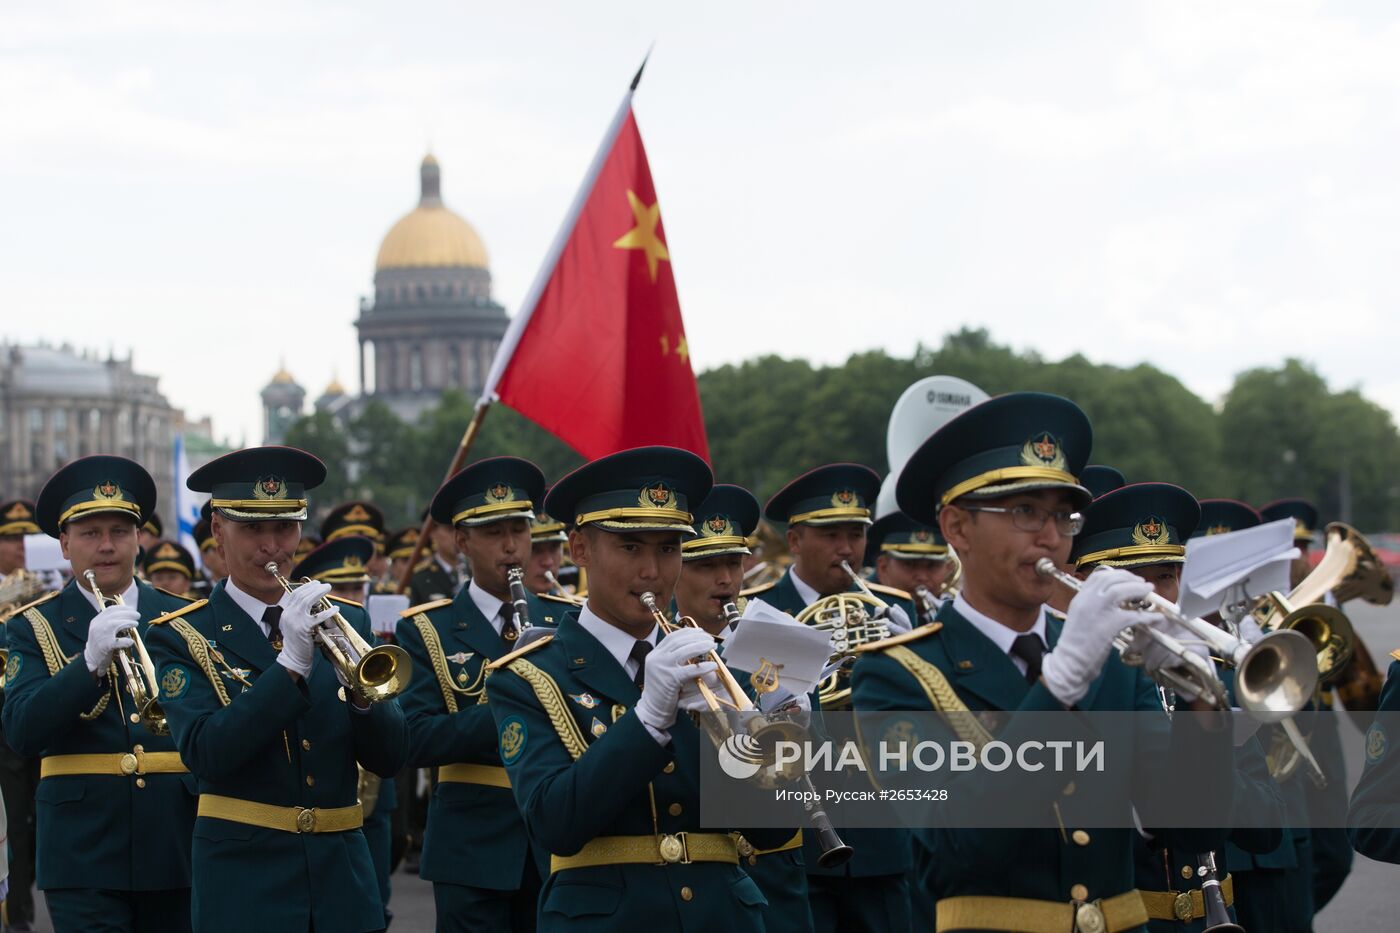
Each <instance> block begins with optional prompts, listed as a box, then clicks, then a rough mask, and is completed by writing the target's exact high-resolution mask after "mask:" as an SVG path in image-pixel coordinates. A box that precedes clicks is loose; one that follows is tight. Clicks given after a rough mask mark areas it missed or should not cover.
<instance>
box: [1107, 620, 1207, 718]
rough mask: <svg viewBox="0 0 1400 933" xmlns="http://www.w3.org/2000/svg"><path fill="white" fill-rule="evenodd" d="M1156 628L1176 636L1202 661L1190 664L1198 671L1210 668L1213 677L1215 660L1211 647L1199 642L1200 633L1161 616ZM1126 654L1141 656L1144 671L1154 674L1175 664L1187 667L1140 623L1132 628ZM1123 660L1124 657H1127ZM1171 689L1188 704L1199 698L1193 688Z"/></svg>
mask: <svg viewBox="0 0 1400 933" xmlns="http://www.w3.org/2000/svg"><path fill="white" fill-rule="evenodd" d="M1155 628H1156V629H1157V630H1158V631H1160V632H1162V633H1163V634H1164V635H1170V636H1171V637H1172V638H1175V639H1176V640H1177V641H1179V642H1180V643H1181V644H1182V646H1183V647H1184V648H1185V649H1186V650H1187V651H1189V652H1191V653H1192V654H1194V655H1195V656H1196V657H1198V658H1199V659H1200V660H1201V664H1199V665H1191V667H1193V668H1194V669H1196V670H1198V671H1200V670H1209V671H1210V673H1211V675H1212V676H1216V671H1215V662H1214V661H1213V660H1211V656H1210V649H1209V648H1208V647H1206V646H1205V645H1204V644H1202V643H1201V639H1200V636H1198V635H1197V634H1196V633H1195V632H1193V631H1191V630H1190V629H1188V628H1186V627H1184V626H1181V625H1177V624H1176V623H1175V622H1172V621H1171V620H1170V619H1166V618H1163V620H1162V622H1161V623H1160V624H1159V625H1157V626H1155ZM1125 655H1136V656H1137V657H1138V658H1140V659H1141V662H1142V667H1143V670H1145V671H1146V672H1147V673H1148V674H1155V673H1156V672H1157V671H1160V670H1164V669H1166V670H1170V669H1171V668H1174V667H1187V666H1188V663H1189V662H1184V661H1182V659H1181V657H1180V656H1179V655H1177V653H1176V652H1175V651H1168V650H1167V649H1166V648H1164V647H1162V646H1161V645H1159V644H1158V643H1157V642H1156V641H1155V640H1153V638H1152V637H1151V636H1150V635H1148V634H1147V630H1146V629H1145V628H1144V627H1141V626H1140V627H1138V628H1137V629H1136V630H1135V634H1134V636H1133V640H1132V642H1131V643H1130V644H1129V645H1128V649H1127V651H1126V652H1125ZM1125 660H1127V658H1126V657H1125ZM1172 689H1173V690H1174V691H1175V692H1176V695H1177V698H1178V699H1181V700H1185V701H1186V702H1188V703H1189V702H1191V701H1192V700H1195V699H1197V698H1198V697H1199V694H1198V693H1197V692H1196V691H1194V690H1187V689H1184V688H1181V687H1173V688H1172Z"/></svg>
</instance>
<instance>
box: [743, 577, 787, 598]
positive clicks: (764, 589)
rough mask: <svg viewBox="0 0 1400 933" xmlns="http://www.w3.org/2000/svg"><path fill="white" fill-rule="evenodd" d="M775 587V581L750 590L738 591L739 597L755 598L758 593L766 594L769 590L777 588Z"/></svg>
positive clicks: (776, 583)
mask: <svg viewBox="0 0 1400 933" xmlns="http://www.w3.org/2000/svg"><path fill="white" fill-rule="evenodd" d="M777 585H778V581H777V580H774V581H773V582H772V583H760V584H759V585H758V586H755V587H753V588H752V589H747V590H740V591H739V595H740V596H744V597H748V596H757V595H758V594H759V593H766V592H768V591H769V590H771V589H772V588H773V587H775V586H777Z"/></svg>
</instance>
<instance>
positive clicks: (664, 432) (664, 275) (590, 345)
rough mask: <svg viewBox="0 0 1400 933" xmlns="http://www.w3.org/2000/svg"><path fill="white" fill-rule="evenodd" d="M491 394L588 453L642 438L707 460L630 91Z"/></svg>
mask: <svg viewBox="0 0 1400 933" xmlns="http://www.w3.org/2000/svg"><path fill="white" fill-rule="evenodd" d="M639 77H640V74H639ZM634 87H635V84H634ZM495 399H499V400H500V401H502V402H505V403H506V404H507V405H509V406H510V407H511V408H514V409H515V410H516V411H518V412H520V413H521V414H523V415H525V417H527V418H529V419H530V420H531V421H534V422H536V423H537V424H539V425H541V426H542V427H544V428H546V429H548V430H549V431H550V432H551V433H553V434H555V435H557V436H558V437H560V438H561V439H563V441H564V442H565V443H567V444H568V445H569V446H570V447H572V448H574V449H575V450H577V451H578V452H579V453H581V454H583V455H584V456H585V457H588V458H589V459H595V458H597V457H601V456H604V455H606V454H610V453H613V452H615V451H618V450H624V449H626V448H629V447H640V446H644V445H648V444H667V445H670V446H673V447H683V448H685V449H687V450H691V451H694V452H695V453H697V454H699V455H700V456H702V457H705V458H706V459H709V444H708V443H707V441H706V439H705V422H704V419H703V417H702V416H701V411H700V393H699V391H698V389H697V388H696V385H695V373H694V371H693V370H692V369H691V363H690V347H689V345H688V344H687V343H686V339H685V326H684V324H682V322H681V306H680V300H679V299H678V298H677V297H676V282H675V279H674V278H673V277H672V270H671V253H670V251H669V250H668V249H667V248H666V234H665V231H664V228H663V226H662V223H661V206H660V204H659V202H658V201H657V197H656V189H655V188H654V187H653V186H652V183H651V169H650V168H649V166H648V165H647V155H646V150H645V149H644V148H643V146H642V137H641V134H640V133H639V132H638V131H637V121H636V119H635V117H634V116H633V114H632V106H631V93H630V92H629V94H628V96H627V97H626V98H625V99H624V100H623V104H622V107H621V108H620V109H619V111H618V113H617V116H616V117H615V118H614V120H613V124H612V126H611V127H609V132H608V135H607V136H605V137H604V140H603V145H602V147H601V148H600V149H599V151H598V155H597V156H596V157H595V158H594V161H593V165H592V166H591V167H590V169H589V173H588V175H587V176H585V179H584V184H583V186H582V188H581V189H580V191H579V194H578V197H577V199H576V200H575V202H574V206H573V209H572V210H571V211H570V213H569V216H568V218H567V219H566V220H565V222H564V225H563V228H562V229H561V230H560V233H559V236H558V237H557V238H556V240H555V244H554V247H552V248H551V250H550V255H549V256H548V258H547V259H546V261H545V263H544V266H543V267H542V268H541V270H540V274H539V276H538V278H537V279H536V282H535V287H534V288H532V289H531V294H530V296H529V297H527V299H526V301H525V302H524V303H523V304H522V306H521V308H520V311H519V312H518V313H517V314H516V316H515V318H514V319H513V320H512V321H511V326H510V329H509V330H508V331H507V333H506V335H505V337H504V339H503V340H502V342H501V347H500V349H499V350H498V351H497V353H496V360H495V362H494V363H493V365H492V367H491V374H490V376H489V377H488V378H487V384H486V389H485V392H484V394H483V396H482V404H486V403H489V402H490V401H492V400H495Z"/></svg>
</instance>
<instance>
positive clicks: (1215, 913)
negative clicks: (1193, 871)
mask: <svg viewBox="0 0 1400 933" xmlns="http://www.w3.org/2000/svg"><path fill="white" fill-rule="evenodd" d="M1196 861H1198V862H1200V868H1199V869H1198V871H1197V877H1199V878H1200V879H1201V902H1202V904H1204V905H1205V913H1206V933H1244V927H1242V926H1240V925H1239V924H1238V923H1235V922H1234V921H1233V920H1231V919H1230V911H1229V910H1228V909H1227V908H1226V906H1225V894H1224V892H1222V891H1221V890H1220V871H1219V869H1217V868H1216V867H1215V853H1214V852H1202V853H1201V854H1200V855H1198V856H1196Z"/></svg>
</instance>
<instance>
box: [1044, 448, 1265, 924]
mask: <svg viewBox="0 0 1400 933" xmlns="http://www.w3.org/2000/svg"><path fill="white" fill-rule="evenodd" d="M1089 469H1091V468H1089V467H1086V468H1085V471H1086V472H1087V471H1088V470H1089ZM1110 469H1111V468H1109V467H1100V468H1099V470H1101V471H1107V470H1110ZM1113 472H1115V473H1116V471H1113ZM1118 478H1119V479H1121V476H1120V477H1118ZM1081 479H1082V477H1081ZM1096 482H1097V483H1098V484H1099V487H1100V488H1101V489H1103V491H1101V492H1100V493H1099V495H1098V496H1096V497H1095V499H1094V501H1093V502H1092V503H1091V504H1090V505H1089V507H1088V509H1087V510H1086V511H1085V516H1084V527H1083V529H1082V530H1081V531H1080V532H1079V534H1078V535H1076V536H1075V538H1074V546H1073V547H1072V549H1071V551H1070V558H1071V560H1073V561H1074V565H1075V569H1076V570H1077V571H1079V572H1082V573H1088V572H1091V571H1092V570H1094V568H1096V567H1099V566H1105V567H1120V568H1123V569H1128V570H1131V569H1136V568H1146V567H1158V566H1162V565H1176V566H1180V565H1182V564H1184V563H1185V562H1186V547H1185V541H1186V539H1188V538H1190V537H1191V535H1192V534H1193V533H1194V532H1195V530H1196V526H1197V525H1198V524H1200V519H1201V507H1200V505H1199V504H1198V503H1197V502H1196V499H1195V497H1194V496H1192V495H1191V494H1190V493H1189V492H1187V491H1186V490H1184V489H1182V488H1180V487H1178V486H1173V485H1171V484H1169V483H1134V484H1132V485H1123V484H1122V483H1121V482H1120V483H1118V484H1117V485H1115V486H1113V488H1111V489H1106V488H1104V487H1106V486H1107V485H1108V483H1107V482H1106V481H1105V480H1104V479H1103V478H1102V477H1098V478H1096ZM1091 491H1092V490H1091ZM1231 673H1232V672H1226V673H1225V674H1224V675H1223V676H1222V680H1225V681H1226V684H1227V690H1228V688H1229V687H1231V686H1232V685H1233V682H1234V678H1233V677H1232V676H1230V674H1231ZM1235 763H1236V769H1235V776H1234V781H1235V790H1234V800H1235V811H1236V813H1243V812H1244V811H1246V809H1247V810H1248V811H1250V812H1251V814H1253V815H1252V816H1251V817H1250V818H1249V819H1247V820H1245V821H1244V822H1246V823H1247V825H1249V826H1260V827H1263V826H1268V827H1274V828H1251V829H1238V830H1235V831H1233V832H1231V834H1230V837H1229V840H1230V845H1229V846H1227V847H1226V848H1224V849H1222V850H1221V851H1219V852H1217V853H1215V862H1216V869H1217V871H1218V876H1219V878H1220V879H1221V892H1222V894H1223V897H1224V900H1225V903H1226V906H1227V907H1231V906H1232V905H1233V903H1234V879H1233V878H1232V877H1231V876H1230V875H1229V869H1230V866H1231V865H1232V864H1233V862H1232V860H1231V859H1230V858H1229V851H1230V850H1231V849H1233V850H1234V851H1236V852H1238V853H1239V858H1237V859H1235V860H1234V861H1241V860H1243V859H1245V858H1248V857H1249V855H1252V854H1257V853H1263V852H1268V851H1270V850H1271V849H1274V848H1275V847H1277V846H1278V845H1279V843H1280V841H1281V840H1282V831H1281V830H1279V829H1278V828H1276V827H1278V826H1281V825H1282V820H1283V798H1282V796H1281V794H1280V793H1279V790H1278V787H1277V786H1276V785H1275V784H1274V782H1273V779H1272V778H1271V777H1270V776H1269V769H1268V763H1267V761H1266V760H1265V758H1264V751H1263V748H1262V747H1261V746H1260V745H1259V741H1258V739H1257V738H1255V737H1253V736H1251V737H1250V738H1249V740H1248V741H1247V742H1245V743H1244V744H1243V745H1241V746H1240V747H1239V748H1237V749H1236V751H1235ZM1259 814H1263V815H1262V816H1261V815H1259ZM1192 835H1193V834H1192V833H1190V832H1188V833H1187V834H1186V839H1187V840H1188V841H1189V839H1190V837H1191V836H1192ZM1181 836H1182V834H1181V833H1179V832H1178V831H1177V830H1175V829H1168V830H1158V831H1155V832H1154V833H1153V834H1152V837H1151V839H1150V840H1149V839H1147V838H1144V837H1143V836H1141V835H1135V836H1134V838H1133V855H1134V864H1135V868H1136V877H1137V886H1138V889H1139V890H1140V891H1141V892H1142V897H1143V903H1144V906H1145V907H1146V908H1147V915H1148V917H1149V918H1150V922H1149V924H1148V928H1149V929H1150V930H1152V931H1153V933H1183V931H1200V930H1204V929H1205V906H1204V903H1203V901H1202V898H1201V894H1200V890H1201V881H1200V875H1199V873H1198V872H1199V868H1200V860H1199V855H1200V853H1198V852H1195V851H1192V850H1191V848H1190V846H1189V845H1188V844H1185V843H1182V842H1179V841H1178V840H1179V839H1180V838H1181ZM1232 913H1233V911H1232Z"/></svg>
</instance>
